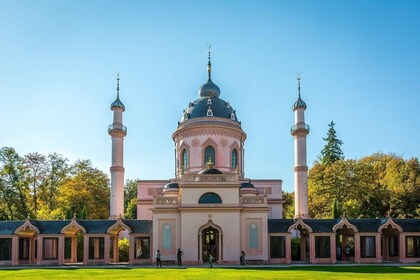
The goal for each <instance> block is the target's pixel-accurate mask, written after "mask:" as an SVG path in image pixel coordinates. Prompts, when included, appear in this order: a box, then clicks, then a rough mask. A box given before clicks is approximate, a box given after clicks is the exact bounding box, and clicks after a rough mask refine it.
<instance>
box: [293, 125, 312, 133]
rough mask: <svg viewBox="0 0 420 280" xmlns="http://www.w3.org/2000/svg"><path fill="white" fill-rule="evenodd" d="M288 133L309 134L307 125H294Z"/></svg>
mask: <svg viewBox="0 0 420 280" xmlns="http://www.w3.org/2000/svg"><path fill="white" fill-rule="evenodd" d="M290 133H291V134H292V135H295V134H297V133H303V134H308V133H309V125H307V124H305V123H298V124H295V125H294V126H292V127H291V128H290Z"/></svg>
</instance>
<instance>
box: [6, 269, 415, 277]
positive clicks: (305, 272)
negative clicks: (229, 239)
mask: <svg viewBox="0 0 420 280" xmlns="http://www.w3.org/2000/svg"><path fill="white" fill-rule="evenodd" d="M0 279H2V280H3V279H25V280H31V279H48V280H56V279H72V280H76V279H95V280H99V279H124V280H125V279H165V280H177V279H194V280H195V279H205V280H213V279H217V280H221V279H229V280H235V279H244V280H245V279H247V280H248V279H292V280H293V279H299V280H307V279H321V280H330V279H340V280H341V279H344V280H346V279H351V280H355V279H369V280H371V279H380V280H386V279H392V280H397V279H402V280H403V279H407V280H408V279H410V280H412V279H420V267H417V266H413V267H410V266H304V267H301V266H295V267H248V268H239V267H238V268H224V267H216V268H213V269H210V268H187V269H175V268H163V269H155V268H64V269H63V268H29V269H12V268H11V269H0Z"/></svg>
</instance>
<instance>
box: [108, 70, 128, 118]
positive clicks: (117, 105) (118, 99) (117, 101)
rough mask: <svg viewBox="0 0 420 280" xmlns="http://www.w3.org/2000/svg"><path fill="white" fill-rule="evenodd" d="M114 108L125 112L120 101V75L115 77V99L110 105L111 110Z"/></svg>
mask: <svg viewBox="0 0 420 280" xmlns="http://www.w3.org/2000/svg"><path fill="white" fill-rule="evenodd" d="M115 108H121V109H122V110H123V112H124V111H125V106H124V104H123V103H122V102H121V100H120V74H118V75H117V99H115V101H114V102H112V103H111V110H114V109H115Z"/></svg>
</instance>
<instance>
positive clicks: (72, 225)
mask: <svg viewBox="0 0 420 280" xmlns="http://www.w3.org/2000/svg"><path fill="white" fill-rule="evenodd" d="M73 228H76V229H77V231H78V230H80V231H82V232H83V233H86V232H87V231H86V229H85V228H84V227H83V226H82V225H81V224H79V223H78V222H77V220H76V219H75V218H72V219H71V222H70V223H69V224H68V225H66V226H65V227H63V228H62V229H61V231H60V233H65V232H66V231H67V230H72V229H73ZM77 231H76V232H77Z"/></svg>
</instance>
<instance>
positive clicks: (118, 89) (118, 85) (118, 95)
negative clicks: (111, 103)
mask: <svg viewBox="0 0 420 280" xmlns="http://www.w3.org/2000/svg"><path fill="white" fill-rule="evenodd" d="M117 98H120V73H118V74H117Z"/></svg>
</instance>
